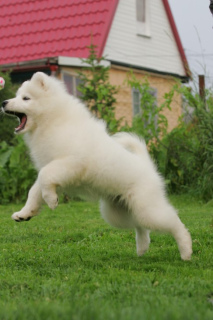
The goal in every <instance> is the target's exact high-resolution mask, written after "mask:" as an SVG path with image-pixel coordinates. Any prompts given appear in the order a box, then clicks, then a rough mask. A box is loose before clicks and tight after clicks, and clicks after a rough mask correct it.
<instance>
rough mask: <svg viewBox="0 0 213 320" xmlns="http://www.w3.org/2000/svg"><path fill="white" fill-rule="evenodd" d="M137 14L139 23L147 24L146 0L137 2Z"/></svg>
mask: <svg viewBox="0 0 213 320" xmlns="http://www.w3.org/2000/svg"><path fill="white" fill-rule="evenodd" d="M136 14H137V21H139V22H143V23H145V22H146V0H137V1H136Z"/></svg>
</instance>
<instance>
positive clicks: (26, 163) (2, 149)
mask: <svg viewBox="0 0 213 320" xmlns="http://www.w3.org/2000/svg"><path fill="white" fill-rule="evenodd" d="M35 177H36V171H35V169H34V168H33V165H32V164H31V162H30V160H29V156H28V152H27V148H26V146H25V143H24V141H23V139H22V137H21V136H17V145H16V146H10V145H9V144H7V143H6V142H5V141H3V142H1V143H0V203H1V204H6V203H10V202H22V201H24V200H26V196H27V193H28V190H29V188H30V187H31V185H32V184H33V182H34V180H35Z"/></svg>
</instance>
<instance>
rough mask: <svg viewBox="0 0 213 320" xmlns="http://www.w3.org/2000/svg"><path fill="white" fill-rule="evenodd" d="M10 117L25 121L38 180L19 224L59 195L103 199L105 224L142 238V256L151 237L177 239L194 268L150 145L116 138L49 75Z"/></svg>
mask: <svg viewBox="0 0 213 320" xmlns="http://www.w3.org/2000/svg"><path fill="white" fill-rule="evenodd" d="M2 111H3V112H5V113H6V114H12V115H15V116H17V117H18V118H19V119H20V124H19V126H18V127H17V128H16V129H15V132H16V133H17V134H21V133H23V134H24V138H25V141H26V144H27V145H28V147H29V149H30V153H31V158H32V160H33V162H34V164H35V167H36V169H37V170H38V178H37V180H36V182H35V183H34V185H33V186H32V188H31V189H30V191H29V195H28V199H27V202H26V204H25V206H24V207H23V208H22V209H21V211H19V212H15V213H14V214H13V215H12V218H13V219H14V220H15V221H17V222H19V221H28V220H30V219H31V218H32V217H34V216H36V215H37V214H38V213H39V210H40V207H41V205H42V202H43V200H44V201H45V202H46V203H47V205H48V206H49V207H50V208H51V209H55V208H56V207H57V205H58V195H57V192H58V190H64V191H66V192H67V193H69V194H71V195H74V194H75V195H76V194H78V195H82V194H83V195H87V196H92V197H93V196H94V195H96V196H97V197H98V198H99V199H100V211H101V215H102V217H103V218H104V219H105V220H106V222H108V223H109V224H111V225H112V226H115V227H119V228H134V229H135V230H136V245H137V254H138V255H139V256H141V255H143V254H144V253H145V252H146V251H147V249H148V247H149V243H150V237H149V233H150V230H159V231H162V232H167V233H170V234H171V235H172V236H173V237H174V238H175V240H176V241H177V244H178V247H179V251H180V255H181V258H182V259H183V260H190V258H191V254H192V241H191V237H190V234H189V232H188V231H187V229H186V228H185V226H184V224H183V223H182V222H181V221H180V219H179V217H178V215H177V212H176V211H175V209H174V208H173V207H172V206H171V205H170V204H169V202H168V200H167V199H166V196H165V188H164V183H163V180H162V178H161V177H160V175H159V174H158V172H157V170H156V167H155V165H154V163H153V162H152V160H151V158H150V156H149V154H148V151H147V148H146V145H145V143H144V141H141V140H140V139H139V138H138V137H136V136H134V135H132V134H128V133H118V134H116V135H114V136H110V135H109V134H108V133H107V131H106V126H105V124H104V122H103V121H102V120H99V119H96V118H95V117H94V116H93V115H92V114H91V113H90V111H89V110H88V109H87V108H86V107H85V106H84V105H83V104H82V103H81V102H80V101H79V100H78V99H76V98H74V97H72V96H70V95H69V94H68V93H67V91H66V89H65V86H64V84H63V83H62V82H60V81H59V80H57V79H55V78H53V77H49V76H47V75H45V74H44V73H42V72H37V73H35V74H34V75H33V77H32V79H31V80H30V81H26V82H24V83H23V84H22V86H21V87H20V88H19V90H18V92H17V95H16V97H15V98H14V99H10V100H7V101H4V102H3V105H2Z"/></svg>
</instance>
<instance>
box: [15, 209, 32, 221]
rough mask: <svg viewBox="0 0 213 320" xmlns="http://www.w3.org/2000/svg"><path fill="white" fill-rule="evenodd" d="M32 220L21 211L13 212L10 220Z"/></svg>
mask: <svg viewBox="0 0 213 320" xmlns="http://www.w3.org/2000/svg"><path fill="white" fill-rule="evenodd" d="M31 218H32V216H30V215H26V214H23V213H22V212H21V211H19V212H15V213H14V214H13V215H12V219H13V220H15V221H16V222H22V221H29V220H30V219H31Z"/></svg>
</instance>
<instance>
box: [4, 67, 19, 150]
mask: <svg viewBox="0 0 213 320" xmlns="http://www.w3.org/2000/svg"><path fill="white" fill-rule="evenodd" d="M0 77H3V78H4V79H5V87H4V89H3V90H0V107H1V105H2V102H3V101H4V100H7V99H10V98H13V97H14V96H15V92H16V90H17V86H16V85H14V84H12V82H11V78H10V74H9V73H3V72H0ZM0 115H1V116H0V122H1V123H0V143H1V142H2V141H7V143H9V144H10V145H13V144H14V143H15V141H14V128H15V127H17V120H16V119H15V118H13V117H8V116H6V115H4V114H3V113H1V114H0Z"/></svg>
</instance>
